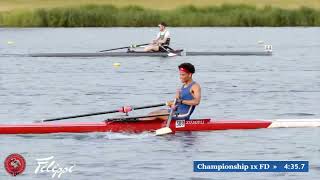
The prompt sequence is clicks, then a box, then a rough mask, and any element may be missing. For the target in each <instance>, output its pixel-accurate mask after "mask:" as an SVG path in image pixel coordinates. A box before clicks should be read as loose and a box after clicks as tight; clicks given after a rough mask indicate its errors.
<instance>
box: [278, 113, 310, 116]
mask: <svg viewBox="0 0 320 180" xmlns="http://www.w3.org/2000/svg"><path fill="white" fill-rule="evenodd" d="M278 116H315V114H312V113H283V114H278Z"/></svg>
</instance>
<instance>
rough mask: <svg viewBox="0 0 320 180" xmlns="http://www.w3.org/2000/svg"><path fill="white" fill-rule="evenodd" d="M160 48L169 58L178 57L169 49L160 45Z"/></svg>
mask: <svg viewBox="0 0 320 180" xmlns="http://www.w3.org/2000/svg"><path fill="white" fill-rule="evenodd" d="M159 47H161V48H162V49H164V50H165V51H167V52H168V56H169V57H173V56H176V55H177V54H175V53H172V52H170V51H169V50H168V49H166V48H164V47H163V46H162V45H159Z"/></svg>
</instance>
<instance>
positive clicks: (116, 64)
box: [113, 63, 121, 67]
mask: <svg viewBox="0 0 320 180" xmlns="http://www.w3.org/2000/svg"><path fill="white" fill-rule="evenodd" d="M120 66H121V64H120V63H113V67H120Z"/></svg>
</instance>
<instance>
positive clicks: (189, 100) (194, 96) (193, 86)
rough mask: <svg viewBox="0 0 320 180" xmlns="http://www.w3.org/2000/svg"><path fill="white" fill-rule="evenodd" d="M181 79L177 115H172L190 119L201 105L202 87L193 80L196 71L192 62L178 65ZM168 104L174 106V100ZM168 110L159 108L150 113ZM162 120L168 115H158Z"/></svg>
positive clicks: (177, 117) (177, 95) (177, 94)
mask: <svg viewBox="0 0 320 180" xmlns="http://www.w3.org/2000/svg"><path fill="white" fill-rule="evenodd" d="M178 68H179V75H180V80H181V82H182V84H183V85H182V87H181V89H179V90H177V93H176V97H175V98H176V99H177V101H176V109H175V115H174V116H173V117H172V119H174V120H189V119H190V116H191V114H192V113H193V111H194V109H195V107H196V106H197V105H199V103H200V101H201V87H200V85H199V84H198V83H196V82H195V81H193V79H192V76H193V74H194V73H195V68H194V66H193V65H192V64H190V63H182V64H180V65H179V66H178ZM167 104H168V106H170V107H172V106H174V104H173V101H169V102H167ZM165 113H168V110H158V111H155V112H152V113H150V115H157V114H165ZM156 118H159V119H162V120H166V119H167V118H168V117H167V116H159V117H156ZM153 119H155V118H152V119H150V118H148V119H146V120H153Z"/></svg>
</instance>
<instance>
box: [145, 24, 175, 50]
mask: <svg viewBox="0 0 320 180" xmlns="http://www.w3.org/2000/svg"><path fill="white" fill-rule="evenodd" d="M158 26H159V28H160V32H159V33H158V35H157V38H156V39H155V40H153V41H152V43H151V44H149V45H148V46H147V47H145V48H144V51H146V52H154V51H155V52H157V51H160V52H166V50H165V49H164V48H166V49H169V50H170V48H169V44H170V32H169V30H168V29H167V28H166V27H167V24H166V23H165V22H161V23H160V24H159V25H158Z"/></svg>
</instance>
